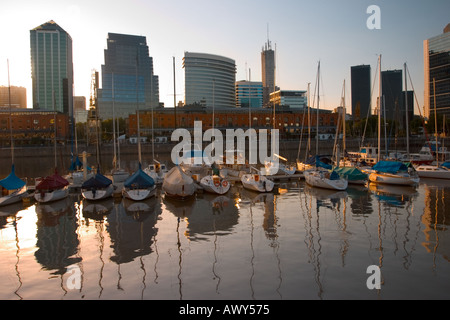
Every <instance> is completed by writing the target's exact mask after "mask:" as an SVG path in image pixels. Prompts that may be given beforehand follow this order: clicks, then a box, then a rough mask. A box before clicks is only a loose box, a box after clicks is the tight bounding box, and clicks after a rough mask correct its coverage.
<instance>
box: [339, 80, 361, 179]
mask: <svg viewBox="0 0 450 320" xmlns="http://www.w3.org/2000/svg"><path fill="white" fill-rule="evenodd" d="M346 113H347V111H346V106H345V80H344V84H343V87H342V117H339V119H338V125H337V130H336V136H335V142H334V145H335V146H334V149H335V164H336V166H335V167H334V169H333V170H334V171H335V172H336V173H337V174H339V176H341V177H342V178H344V179H345V180H347V182H348V183H349V184H357V185H365V184H366V183H367V181H368V175H367V174H366V173H365V172H362V171H361V170H360V168H358V167H356V166H355V165H354V164H353V163H352V162H351V161H349V159H348V157H347V150H346V132H345V131H346V128H345V115H346ZM341 119H342V121H341ZM341 124H342V144H343V146H342V147H343V148H342V150H343V154H344V157H343V159H342V160H341V159H340V151H339V145H338V144H337V140H338V136H339V133H340V125H341Z"/></svg>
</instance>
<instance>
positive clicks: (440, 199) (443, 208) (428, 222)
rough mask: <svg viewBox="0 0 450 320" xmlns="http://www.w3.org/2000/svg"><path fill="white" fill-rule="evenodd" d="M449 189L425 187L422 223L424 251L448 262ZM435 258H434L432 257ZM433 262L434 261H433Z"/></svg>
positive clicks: (449, 245)
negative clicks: (438, 255) (437, 255)
mask: <svg viewBox="0 0 450 320" xmlns="http://www.w3.org/2000/svg"><path fill="white" fill-rule="evenodd" d="M449 209H450V189H449V188H448V187H439V188H438V187H435V186H429V185H426V186H425V208H424V212H423V215H422V223H423V225H424V227H425V229H424V230H423V233H424V235H425V242H423V243H422V245H423V246H424V247H425V249H426V250H427V251H428V252H430V253H433V255H435V254H440V255H441V256H442V257H443V258H444V259H445V260H447V261H449V262H450V233H449V232H448V227H449V226H450V210H449ZM434 258H435V256H434ZM433 260H434V259H433Z"/></svg>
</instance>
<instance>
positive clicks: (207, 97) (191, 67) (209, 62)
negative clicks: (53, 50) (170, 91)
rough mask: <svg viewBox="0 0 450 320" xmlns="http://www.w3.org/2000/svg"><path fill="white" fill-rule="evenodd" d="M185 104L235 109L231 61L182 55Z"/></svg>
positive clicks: (208, 55)
mask: <svg viewBox="0 0 450 320" xmlns="http://www.w3.org/2000/svg"><path fill="white" fill-rule="evenodd" d="M183 68H184V74H185V80H184V85H185V104H186V105H190V104H195V103H198V104H204V105H206V106H207V107H212V106H213V105H214V106H215V107H216V108H230V107H231V108H233V107H236V91H235V82H236V63H235V61H234V60H233V59H230V58H226V57H222V56H218V55H214V54H207V53H196V52H185V53H184V58H183Z"/></svg>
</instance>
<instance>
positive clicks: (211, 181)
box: [200, 176, 230, 194]
mask: <svg viewBox="0 0 450 320" xmlns="http://www.w3.org/2000/svg"><path fill="white" fill-rule="evenodd" d="M200 186H202V187H203V189H204V190H205V191H206V192H209V193H215V194H225V193H227V192H228V190H230V183H229V182H228V180H226V179H221V178H220V177H218V176H206V177H203V178H202V179H201V180H200Z"/></svg>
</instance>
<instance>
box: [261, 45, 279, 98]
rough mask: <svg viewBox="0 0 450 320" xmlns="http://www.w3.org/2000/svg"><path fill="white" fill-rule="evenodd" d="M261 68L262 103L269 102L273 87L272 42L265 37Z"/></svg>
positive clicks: (273, 63) (273, 58) (273, 54)
mask: <svg viewBox="0 0 450 320" xmlns="http://www.w3.org/2000/svg"><path fill="white" fill-rule="evenodd" d="M261 70H262V83H263V105H264V106H268V105H269V104H270V94H271V93H272V92H274V91H276V89H275V51H274V50H272V44H271V42H270V40H269V39H267V42H266V44H265V45H264V47H263V49H262V52H261Z"/></svg>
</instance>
